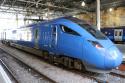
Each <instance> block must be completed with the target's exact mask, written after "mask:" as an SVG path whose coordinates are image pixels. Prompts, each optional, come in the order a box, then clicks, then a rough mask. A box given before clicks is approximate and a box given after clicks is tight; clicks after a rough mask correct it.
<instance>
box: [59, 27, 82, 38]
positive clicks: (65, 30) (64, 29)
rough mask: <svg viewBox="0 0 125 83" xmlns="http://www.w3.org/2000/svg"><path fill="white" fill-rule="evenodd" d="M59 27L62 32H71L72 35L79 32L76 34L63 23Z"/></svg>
mask: <svg viewBox="0 0 125 83" xmlns="http://www.w3.org/2000/svg"><path fill="white" fill-rule="evenodd" d="M60 27H61V29H62V31H63V32H65V33H67V34H72V35H77V36H80V34H78V33H77V32H76V31H73V30H71V29H70V28H68V27H66V26H64V25H60Z"/></svg>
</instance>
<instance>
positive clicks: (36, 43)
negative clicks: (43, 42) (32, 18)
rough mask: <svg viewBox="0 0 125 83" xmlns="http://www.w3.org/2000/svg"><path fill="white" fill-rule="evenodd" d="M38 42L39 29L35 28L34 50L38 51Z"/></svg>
mask: <svg viewBox="0 0 125 83" xmlns="http://www.w3.org/2000/svg"><path fill="white" fill-rule="evenodd" d="M38 42H39V29H38V28H36V29H35V30H34V47H35V48H36V49H39V44H38Z"/></svg>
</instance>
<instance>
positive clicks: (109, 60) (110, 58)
mask: <svg viewBox="0 0 125 83" xmlns="http://www.w3.org/2000/svg"><path fill="white" fill-rule="evenodd" d="M121 62H122V54H121V52H120V51H119V50H118V49H117V48H116V47H115V46H112V47H110V48H109V49H108V51H107V53H106V56H105V68H106V69H112V68H116V67H118V66H119V65H120V64H121Z"/></svg>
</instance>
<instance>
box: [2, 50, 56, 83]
mask: <svg viewBox="0 0 125 83" xmlns="http://www.w3.org/2000/svg"><path fill="white" fill-rule="evenodd" d="M4 52H5V51H4ZM7 55H8V56H10V57H12V58H14V59H16V60H17V61H18V63H19V64H21V65H23V66H26V67H27V68H28V69H30V71H31V70H32V71H33V72H35V73H38V74H39V75H40V76H41V77H43V78H45V79H46V80H48V81H49V83H57V82H56V81H55V80H53V79H51V78H49V77H47V76H46V75H44V74H42V73H40V72H38V71H36V70H35V69H33V68H32V67H30V66H28V65H27V64H25V63H24V62H22V61H21V60H19V59H17V58H15V57H13V56H12V55H10V54H8V53H7ZM0 62H1V63H2V64H3V65H4V66H5V67H6V69H7V70H8V71H9V72H10V73H11V75H12V77H13V78H14V80H15V81H16V82H15V83H19V82H18V80H16V77H15V75H14V74H13V72H11V70H10V69H9V67H8V66H7V65H6V64H5V63H4V60H2V59H0Z"/></svg>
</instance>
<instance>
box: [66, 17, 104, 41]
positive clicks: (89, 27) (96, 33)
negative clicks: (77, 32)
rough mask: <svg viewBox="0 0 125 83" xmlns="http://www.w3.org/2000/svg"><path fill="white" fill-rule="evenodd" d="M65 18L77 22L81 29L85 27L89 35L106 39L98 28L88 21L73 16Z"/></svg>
mask: <svg viewBox="0 0 125 83" xmlns="http://www.w3.org/2000/svg"><path fill="white" fill-rule="evenodd" d="M65 18H66V19H68V20H71V21H73V22H75V23H77V24H78V25H80V26H81V27H82V28H83V29H85V30H86V31H87V32H89V33H90V34H91V35H93V36H94V37H95V38H97V39H106V37H105V35H103V34H102V33H101V32H100V31H99V30H97V27H95V26H93V25H90V24H89V23H87V22H85V21H84V20H80V19H78V18H74V17H65Z"/></svg>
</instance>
